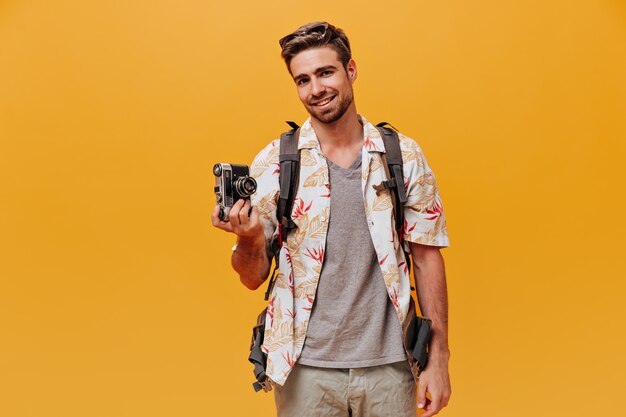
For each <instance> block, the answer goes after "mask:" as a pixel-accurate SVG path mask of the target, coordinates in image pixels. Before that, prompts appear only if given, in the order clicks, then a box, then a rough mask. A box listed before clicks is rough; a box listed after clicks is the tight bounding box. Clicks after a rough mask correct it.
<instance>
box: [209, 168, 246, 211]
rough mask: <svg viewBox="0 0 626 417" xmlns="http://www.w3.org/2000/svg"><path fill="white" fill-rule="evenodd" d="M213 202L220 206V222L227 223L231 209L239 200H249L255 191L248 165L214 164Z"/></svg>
mask: <svg viewBox="0 0 626 417" xmlns="http://www.w3.org/2000/svg"><path fill="white" fill-rule="evenodd" d="M213 174H215V201H216V203H217V204H218V205H219V206H220V214H219V217H220V220H222V221H225V222H227V221H228V213H229V212H230V209H231V207H232V206H233V205H234V204H235V203H236V202H237V200H239V199H240V198H250V196H251V195H252V194H254V192H255V191H256V180H255V179H254V178H252V177H251V176H250V169H249V168H248V165H236V164H215V165H214V166H213Z"/></svg>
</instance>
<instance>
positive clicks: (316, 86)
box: [311, 78, 326, 96]
mask: <svg viewBox="0 0 626 417" xmlns="http://www.w3.org/2000/svg"><path fill="white" fill-rule="evenodd" d="M325 91H326V86H325V85H324V83H323V82H322V81H321V80H319V79H318V78H313V79H312V80H311V94H312V95H314V96H320V95H323V94H324V92H325Z"/></svg>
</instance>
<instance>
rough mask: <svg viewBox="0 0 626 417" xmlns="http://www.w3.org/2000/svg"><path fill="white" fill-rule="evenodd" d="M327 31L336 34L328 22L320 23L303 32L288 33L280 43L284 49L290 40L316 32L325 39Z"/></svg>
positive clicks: (320, 37)
mask: <svg viewBox="0 0 626 417" xmlns="http://www.w3.org/2000/svg"><path fill="white" fill-rule="evenodd" d="M327 31H328V32H330V33H331V34H333V35H335V36H336V32H335V31H334V30H333V28H331V27H330V25H329V24H328V23H320V24H319V25H315V26H312V27H310V28H308V29H307V30H304V31H302V32H296V33H292V34H290V35H287V36H285V37H284V38H282V39H281V40H279V41H278V43H279V45H280V47H281V48H282V49H285V46H287V44H288V43H289V42H291V41H292V40H294V39H296V38H301V37H303V36H307V35H312V34H316V35H317V36H318V38H319V39H323V38H324V36H326V32H327Z"/></svg>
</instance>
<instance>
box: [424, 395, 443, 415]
mask: <svg viewBox="0 0 626 417" xmlns="http://www.w3.org/2000/svg"><path fill="white" fill-rule="evenodd" d="M424 409H425V410H426V412H425V413H424V414H422V417H431V416H434V415H435V414H437V413H438V412H439V411H440V410H441V396H440V395H435V394H433V395H432V400H430V401H428V404H426V407H425V408H424Z"/></svg>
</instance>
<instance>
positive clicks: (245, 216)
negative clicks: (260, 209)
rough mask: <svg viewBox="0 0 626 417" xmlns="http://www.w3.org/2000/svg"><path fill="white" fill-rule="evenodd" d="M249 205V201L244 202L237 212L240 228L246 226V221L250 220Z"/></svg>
mask: <svg viewBox="0 0 626 417" xmlns="http://www.w3.org/2000/svg"><path fill="white" fill-rule="evenodd" d="M251 204H252V203H250V200H246V203H245V204H244V205H243V207H242V208H241V211H240V212H239V221H240V222H241V225H242V226H246V225H247V224H248V221H249V220H250V205H251Z"/></svg>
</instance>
